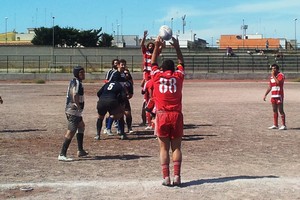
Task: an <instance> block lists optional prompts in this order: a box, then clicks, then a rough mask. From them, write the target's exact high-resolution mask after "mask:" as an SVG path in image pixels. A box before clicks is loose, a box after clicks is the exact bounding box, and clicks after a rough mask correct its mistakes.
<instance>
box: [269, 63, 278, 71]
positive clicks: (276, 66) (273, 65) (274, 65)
mask: <svg viewBox="0 0 300 200" xmlns="http://www.w3.org/2000/svg"><path fill="white" fill-rule="evenodd" d="M272 67H275V68H276V69H277V70H279V65H277V64H276V63H274V64H272V65H271V67H270V68H272Z"/></svg>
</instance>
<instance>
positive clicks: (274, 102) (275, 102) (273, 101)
mask: <svg viewBox="0 0 300 200" xmlns="http://www.w3.org/2000/svg"><path fill="white" fill-rule="evenodd" d="M271 103H272V104H276V105H279V104H282V103H283V98H271Z"/></svg>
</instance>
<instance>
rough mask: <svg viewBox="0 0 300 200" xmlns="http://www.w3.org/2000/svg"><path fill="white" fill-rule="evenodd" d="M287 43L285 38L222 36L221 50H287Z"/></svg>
mask: <svg viewBox="0 0 300 200" xmlns="http://www.w3.org/2000/svg"><path fill="white" fill-rule="evenodd" d="M287 46H288V45H287V41H286V39H284V38H263V35H260V34H255V35H245V36H244V38H243V36H241V35H221V37H220V40H219V48H220V49H226V48H227V47H231V48H232V49H240V48H243V49H244V48H245V49H273V50H277V49H287Z"/></svg>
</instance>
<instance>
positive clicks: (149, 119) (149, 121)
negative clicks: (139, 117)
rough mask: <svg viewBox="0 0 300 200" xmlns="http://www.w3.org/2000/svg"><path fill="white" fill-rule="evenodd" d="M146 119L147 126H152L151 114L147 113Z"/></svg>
mask: <svg viewBox="0 0 300 200" xmlns="http://www.w3.org/2000/svg"><path fill="white" fill-rule="evenodd" d="M146 117H147V124H148V126H151V124H152V123H151V121H152V117H151V113H150V112H146Z"/></svg>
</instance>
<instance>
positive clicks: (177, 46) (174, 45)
mask: <svg viewBox="0 0 300 200" xmlns="http://www.w3.org/2000/svg"><path fill="white" fill-rule="evenodd" d="M172 41H173V42H170V44H171V45H172V46H173V47H174V48H175V49H177V48H179V41H178V39H176V38H174V37H172Z"/></svg>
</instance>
